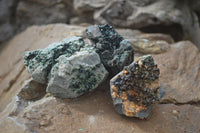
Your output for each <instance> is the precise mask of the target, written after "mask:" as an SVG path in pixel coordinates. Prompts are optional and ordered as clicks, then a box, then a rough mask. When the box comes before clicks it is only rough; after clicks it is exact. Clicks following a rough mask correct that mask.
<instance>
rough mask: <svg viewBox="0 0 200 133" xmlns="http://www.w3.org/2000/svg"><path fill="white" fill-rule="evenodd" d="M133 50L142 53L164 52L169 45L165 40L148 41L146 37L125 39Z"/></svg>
mask: <svg viewBox="0 0 200 133" xmlns="http://www.w3.org/2000/svg"><path fill="white" fill-rule="evenodd" d="M127 40H128V41H129V42H130V43H131V44H132V45H133V47H134V50H135V51H136V52H139V53H144V54H149V53H150V54H159V53H164V52H166V51H167V50H168V49H169V48H170V46H169V44H168V43H167V42H165V41H149V40H147V39H127Z"/></svg>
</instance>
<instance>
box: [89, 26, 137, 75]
mask: <svg viewBox="0 0 200 133" xmlns="http://www.w3.org/2000/svg"><path fill="white" fill-rule="evenodd" d="M86 34H87V38H88V39H90V40H91V41H92V43H93V46H94V47H95V48H96V52H97V53H98V54H99V55H100V58H101V61H102V63H103V64H104V66H105V67H106V69H107V70H108V72H109V73H110V74H111V75H115V74H117V73H118V72H120V71H121V70H122V69H123V67H124V66H126V65H129V64H130V63H131V62H132V61H133V55H134V49H133V47H132V45H131V44H130V43H129V42H128V41H126V40H125V39H124V38H123V37H122V36H120V35H119V34H118V33H117V32H116V31H115V30H114V29H113V28H112V26H110V25H94V26H90V27H87V29H86Z"/></svg>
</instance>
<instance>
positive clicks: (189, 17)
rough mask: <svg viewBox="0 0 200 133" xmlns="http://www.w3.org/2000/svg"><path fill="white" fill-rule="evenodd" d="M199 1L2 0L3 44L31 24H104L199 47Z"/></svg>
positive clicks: (0, 8)
mask: <svg viewBox="0 0 200 133" xmlns="http://www.w3.org/2000/svg"><path fill="white" fill-rule="evenodd" d="M199 5H200V2H199V0H182V1H179V0H167V1H166V0H111V1H109V0H98V1H97V0H84V1H83V0H1V1H0V30H1V33H2V34H0V42H3V41H5V40H8V39H10V38H11V37H13V36H14V35H15V34H17V33H19V32H21V31H23V30H24V29H26V28H27V27H28V26H30V25H43V24H50V23H66V24H77V25H79V24H81V23H89V24H94V23H95V24H105V23H108V24H110V25H112V26H115V27H117V28H118V27H122V28H131V29H133V28H134V29H140V30H142V31H145V32H150V33H167V34H170V35H171V36H172V37H173V38H174V39H175V40H176V41H179V40H182V39H189V40H191V41H192V42H194V43H195V45H197V46H198V47H199V48H200V40H199V37H198V36H199V35H200V30H199V18H200V10H199Z"/></svg>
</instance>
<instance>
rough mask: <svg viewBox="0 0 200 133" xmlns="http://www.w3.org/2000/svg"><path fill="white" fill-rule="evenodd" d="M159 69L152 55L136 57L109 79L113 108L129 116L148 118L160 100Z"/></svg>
mask: <svg viewBox="0 0 200 133" xmlns="http://www.w3.org/2000/svg"><path fill="white" fill-rule="evenodd" d="M159 74H160V70H159V69H158V68H157V65H156V64H154V60H153V58H152V56H150V55H147V56H143V57H140V58H138V59H137V60H136V61H135V62H134V63H132V64H130V65H129V66H128V67H125V68H124V70H123V71H122V72H120V73H119V74H117V75H116V76H115V77H113V78H112V79H111V80H110V91H111V96H112V99H113V104H114V106H115V110H116V111H117V112H118V113H120V114H123V115H126V116H129V117H138V118H140V119H144V118H148V116H149V115H150V112H151V110H152V108H153V106H152V105H154V104H155V103H157V102H158V101H159V100H160V97H161V96H160V94H159V90H160V87H161V86H160V82H159Z"/></svg>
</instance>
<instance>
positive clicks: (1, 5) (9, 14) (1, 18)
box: [0, 0, 17, 42]
mask: <svg viewBox="0 0 200 133" xmlns="http://www.w3.org/2000/svg"><path fill="white" fill-rule="evenodd" d="M16 3H17V1H16V0H1V1H0V31H1V34H0V42H2V41H5V40H7V39H9V38H10V37H12V36H13V35H14V33H15V26H14V25H15V23H14V22H13V20H14V17H15V16H14V15H15V8H16Z"/></svg>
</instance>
